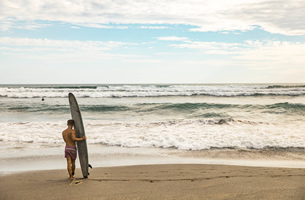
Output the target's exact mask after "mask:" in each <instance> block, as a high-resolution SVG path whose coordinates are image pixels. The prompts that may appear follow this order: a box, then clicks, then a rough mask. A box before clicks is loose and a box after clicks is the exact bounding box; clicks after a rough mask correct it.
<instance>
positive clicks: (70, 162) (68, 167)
mask: <svg viewBox="0 0 305 200" xmlns="http://www.w3.org/2000/svg"><path fill="white" fill-rule="evenodd" d="M67 170H68V173H69V176H70V177H69V179H73V177H72V159H71V158H70V157H69V158H67Z"/></svg>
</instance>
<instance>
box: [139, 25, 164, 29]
mask: <svg viewBox="0 0 305 200" xmlns="http://www.w3.org/2000/svg"><path fill="white" fill-rule="evenodd" d="M139 28H141V29H167V28H168V27H166V26H140V27H139Z"/></svg>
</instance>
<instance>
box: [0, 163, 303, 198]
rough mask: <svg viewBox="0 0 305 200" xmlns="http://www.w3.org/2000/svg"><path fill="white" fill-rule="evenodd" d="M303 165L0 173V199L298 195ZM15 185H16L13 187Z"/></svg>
mask: <svg viewBox="0 0 305 200" xmlns="http://www.w3.org/2000/svg"><path fill="white" fill-rule="evenodd" d="M304 176H305V169H304V168H303V169H301V168H294V169H293V168H274V167H246V166H232V165H210V164H164V165H134V166H124V167H123V166H121V167H99V168H93V169H92V170H90V176H89V178H88V179H82V177H81V172H80V169H79V168H77V170H76V177H75V180H74V181H73V182H70V181H69V180H68V179H67V178H68V174H67V171H66V170H65V169H62V170H45V171H31V172H24V173H17V174H11V175H6V176H2V177H1V181H0V188H1V189H0V190H1V192H0V199H12V200H14V199H47V200H49V199H72V198H75V199H90V200H92V199H303V198H304V197H305V180H304ZM16 188H18V190H16Z"/></svg>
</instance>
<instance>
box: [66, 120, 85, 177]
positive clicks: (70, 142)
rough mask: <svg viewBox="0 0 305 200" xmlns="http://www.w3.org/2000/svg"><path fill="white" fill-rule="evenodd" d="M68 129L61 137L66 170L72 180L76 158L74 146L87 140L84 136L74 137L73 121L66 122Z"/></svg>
mask: <svg viewBox="0 0 305 200" xmlns="http://www.w3.org/2000/svg"><path fill="white" fill-rule="evenodd" d="M67 125H68V128H67V129H66V130H64V131H63V132H62V137H63V139H64V141H65V143H66V147H65V158H67V169H68V173H69V176H70V177H69V179H70V180H72V179H73V178H74V173H75V159H76V156H77V152H76V144H75V142H79V141H84V140H86V139H87V137H86V136H84V137H82V138H77V137H76V135H75V130H74V129H73V127H74V121H73V120H71V119H70V120H68V122H67Z"/></svg>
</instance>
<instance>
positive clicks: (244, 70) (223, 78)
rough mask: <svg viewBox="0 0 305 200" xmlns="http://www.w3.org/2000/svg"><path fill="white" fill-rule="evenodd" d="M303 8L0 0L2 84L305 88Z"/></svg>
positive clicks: (252, 3) (146, 0) (263, 0)
mask: <svg viewBox="0 0 305 200" xmlns="http://www.w3.org/2000/svg"><path fill="white" fill-rule="evenodd" d="M304 10H305V0H230V1H226V0H187V1H185V0H143V1H139V0H103V1H101V0H53V1H48V0H0V84H98V83H100V84H122V83H129V84H132V83H133V84H141V83H304V82H305V76H304V75H305V12H304Z"/></svg>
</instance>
